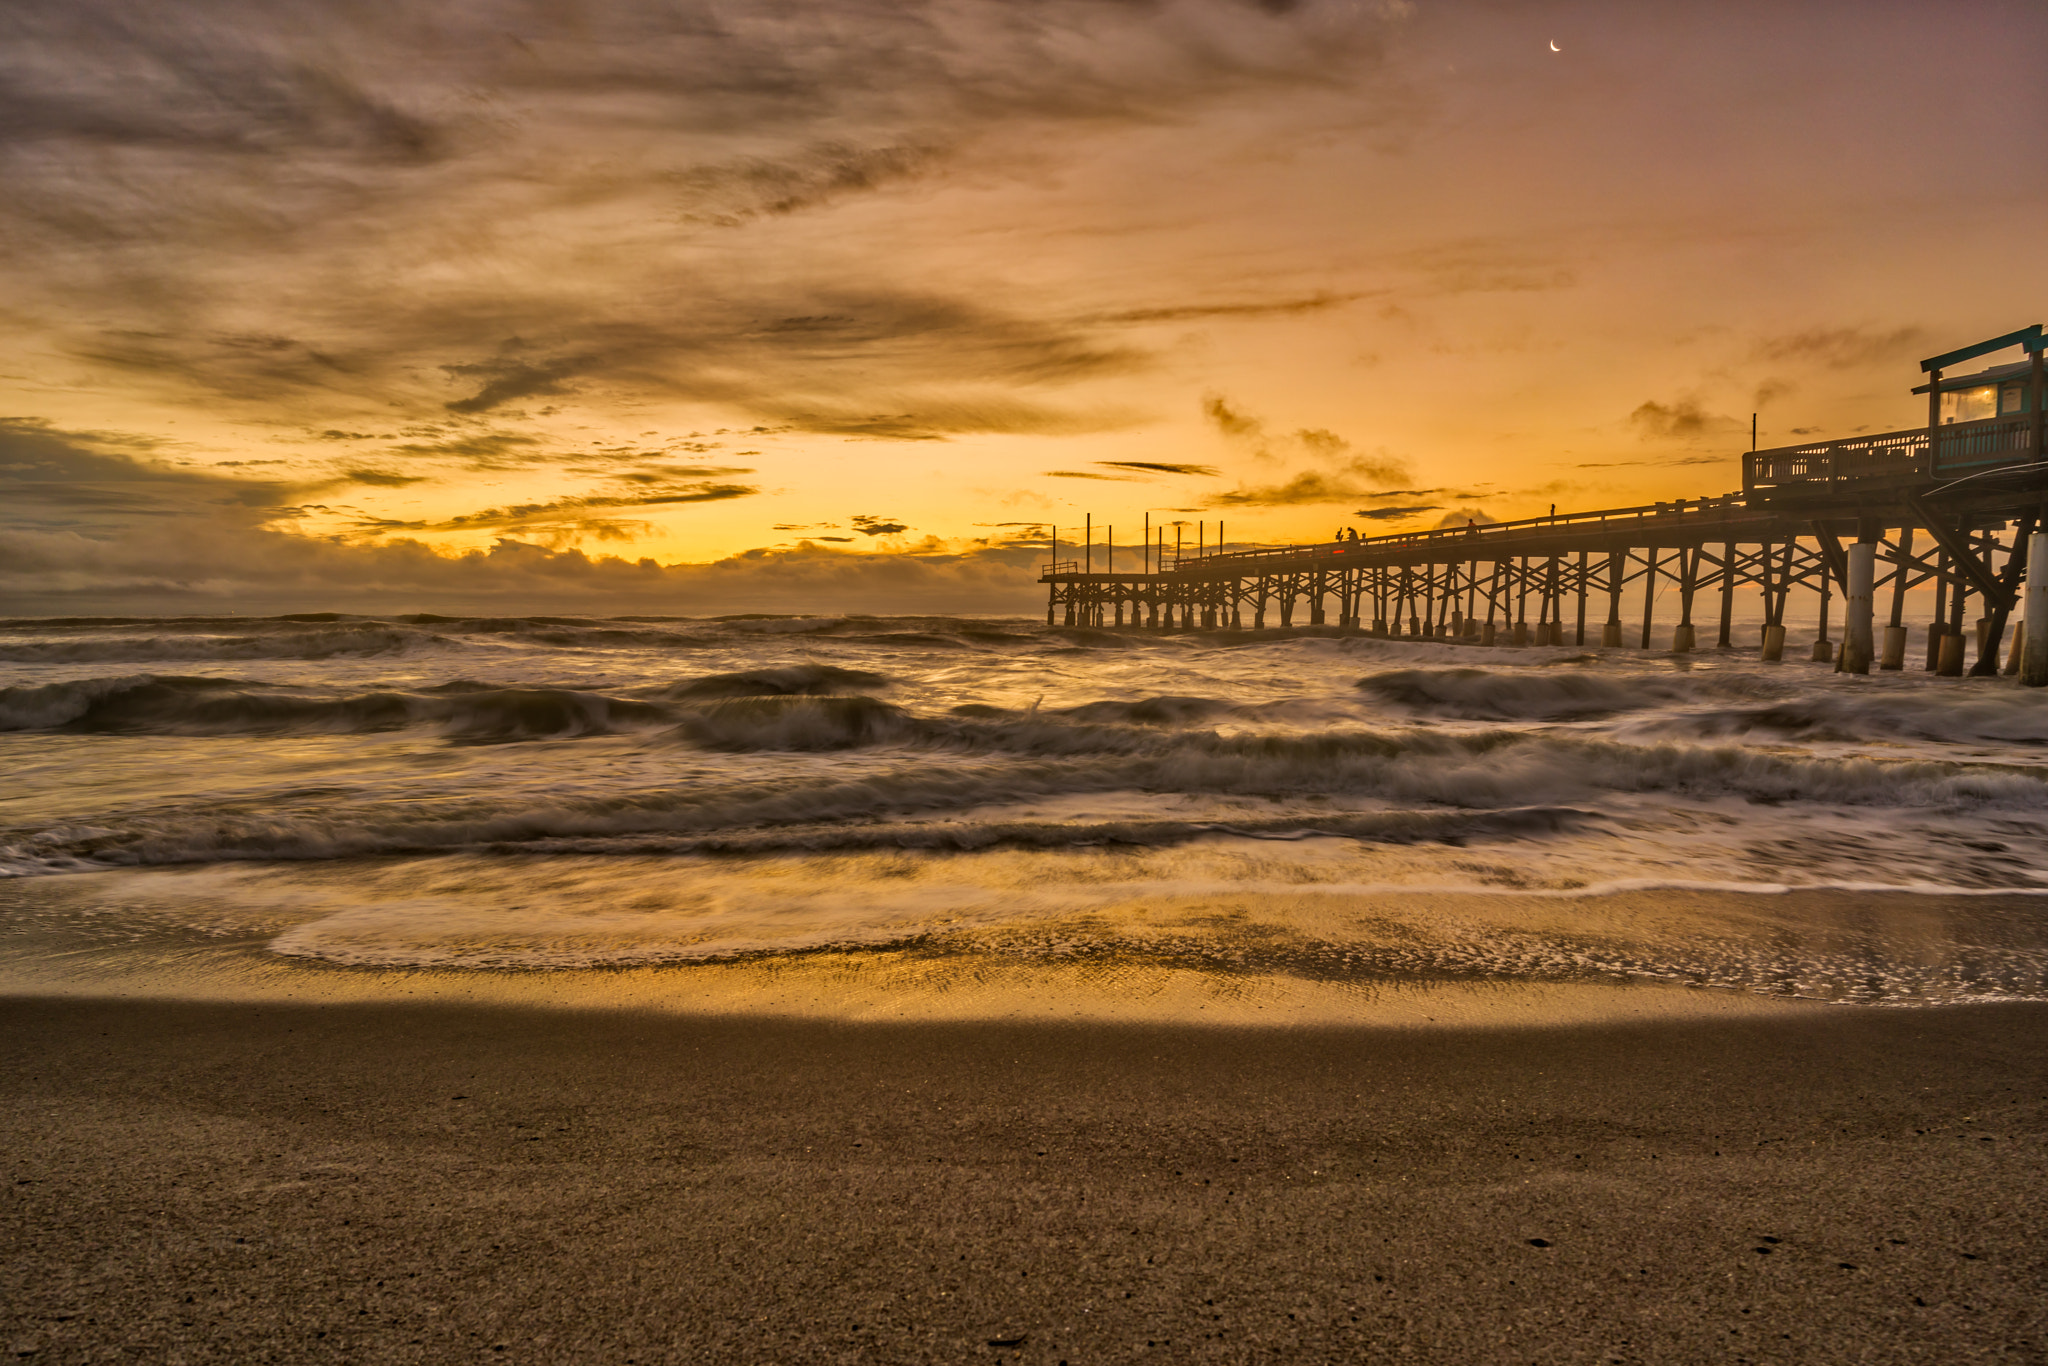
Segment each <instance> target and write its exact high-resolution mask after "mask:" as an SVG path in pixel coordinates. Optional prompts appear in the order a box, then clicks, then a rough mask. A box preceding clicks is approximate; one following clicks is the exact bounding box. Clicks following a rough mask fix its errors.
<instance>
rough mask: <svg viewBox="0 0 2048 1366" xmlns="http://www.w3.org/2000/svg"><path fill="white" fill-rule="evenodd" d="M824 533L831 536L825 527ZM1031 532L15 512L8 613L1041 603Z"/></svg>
mask: <svg viewBox="0 0 2048 1366" xmlns="http://www.w3.org/2000/svg"><path fill="white" fill-rule="evenodd" d="M819 539H820V540H822V539H824V538H819ZM1041 555H1042V552H1041V551H1040V550H1039V549H1037V548H1034V547H1033V546H1030V545H1008V544H997V545H978V546H974V547H971V548H967V549H948V548H943V547H939V548H933V547H929V546H924V547H919V548H917V549H914V550H911V551H907V552H901V553H858V554H856V553H849V552H847V551H844V550H840V549H836V548H831V547H827V546H823V545H818V544H816V543H814V542H810V541H806V542H802V543H799V544H798V545H796V546H794V547H779V548H762V549H757V550H748V551H744V552H742V553H740V554H737V555H732V556H728V557H726V558H725V559H721V560H716V561H713V562H710V563H707V564H660V563H657V562H656V561H654V560H652V559H648V558H641V559H637V560H629V559H625V558H621V557H616V556H609V555H601V556H592V555H589V554H586V553H585V552H583V551H581V550H578V549H570V548H561V547H549V546H545V545H536V544H531V543H528V542H525V541H516V540H501V541H499V542H497V543H496V544H495V545H493V546H491V547H490V548H489V549H486V550H477V551H470V552H467V553H463V554H443V553H438V552H436V551H434V550H432V549H430V548H429V547H427V546H425V545H423V544H421V543H420V542H418V541H414V540H407V539H392V540H389V541H382V542H374V543H367V544H343V543H337V542H334V541H331V540H325V539H317V538H312V537H303V536H291V535H286V534H282V533H279V532H276V531H268V530H263V529H260V528H256V527H252V526H248V525H237V524H233V523H231V522H227V523H219V524H216V525H215V526H214V527H212V528H211V530H210V534H208V535H204V536H195V535H193V534H192V531H191V529H190V528H189V527H188V526H184V525H180V524H176V523H170V522H146V523H142V524H138V525H136V526H135V527H133V528H131V529H130V530H129V531H128V532H126V533H125V534H121V535H105V536H94V535H86V534H81V533H80V532H78V531H76V530H71V529H51V528H37V527H21V526H12V525H0V562H4V563H6V564H7V565H8V567H9V573H8V575H7V576H6V578H5V580H4V581H0V613H5V614H13V615H22V616H27V615H73V614H86V613H103V612H120V613H131V612H136V611H157V612H164V613H208V612H221V611H225V610H227V609H230V608H232V609H233V610H236V611H239V612H253V611H298V610H317V609H330V608H334V607H337V606H340V607H344V608H348V609H351V610H362V611H376V610H404V611H414V610H420V609H421V608H425V609H426V610H430V611H431V610H442V611H468V610H486V611H498V610H517V611H521V612H547V611H559V612H587V613H593V614H601V615H607V616H613V615H619V614H621V613H629V612H633V611H635V610H638V611H643V612H646V611H658V612H661V613H663V614H677V613H682V614H696V615H718V614H726V613H733V612H746V611H789V610H791V608H792V606H793V605H794V606H797V607H799V608H800V609H801V610H805V611H813V612H820V613H832V612H864V613H873V612H977V613H980V612H1004V611H1012V612H1017V613H1019V614H1024V615H1038V614H1041V613H1043V611H1044V590H1043V589H1042V588H1040V587H1039V586H1038V584H1037V582H1036V578H1037V570H1036V565H1037V562H1038V560H1039V559H1040V558H1041Z"/></svg>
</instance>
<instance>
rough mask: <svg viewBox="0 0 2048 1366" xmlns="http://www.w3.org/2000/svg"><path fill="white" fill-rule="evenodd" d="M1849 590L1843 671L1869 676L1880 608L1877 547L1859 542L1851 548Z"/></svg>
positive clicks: (1846, 607) (1846, 608)
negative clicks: (1877, 611)
mask: <svg viewBox="0 0 2048 1366" xmlns="http://www.w3.org/2000/svg"><path fill="white" fill-rule="evenodd" d="M1847 558H1848V562H1849V576H1848V577H1849V591H1848V593H1847V595H1846V600H1845V601H1844V602H1843V604H1842V615H1843V617H1844V620H1843V623H1842V665H1841V668H1842V672H1843V673H1849V674H1867V673H1869V672H1870V663H1871V654H1872V653H1873V652H1872V649H1871V644H1872V642H1871V628H1872V626H1873V624H1874V622H1875V619H1876V609H1877V586H1876V585H1877V546H1876V545H1875V544H1873V543H1872V542H1870V541H1857V542H1856V543H1854V544H1853V545H1851V546H1850V547H1849V548H1848V556H1847Z"/></svg>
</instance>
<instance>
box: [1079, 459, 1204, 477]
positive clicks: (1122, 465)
mask: <svg viewBox="0 0 2048 1366" xmlns="http://www.w3.org/2000/svg"><path fill="white" fill-rule="evenodd" d="M1095 463H1096V464H1098V465H1100V466H1102V467H1103V468H1104V469H1106V470H1138V471H1141V472H1145V473H1150V474H1204V475H1213V474H1215V473H1216V467H1215V466H1214V465H1174V464H1168V463H1166V462H1164V461H1159V460H1098V461H1096V462H1095Z"/></svg>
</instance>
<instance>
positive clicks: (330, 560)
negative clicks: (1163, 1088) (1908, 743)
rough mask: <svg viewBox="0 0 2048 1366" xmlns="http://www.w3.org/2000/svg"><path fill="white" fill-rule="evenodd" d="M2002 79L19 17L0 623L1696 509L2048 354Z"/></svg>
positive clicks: (667, 15) (479, 20) (1862, 63)
mask: <svg viewBox="0 0 2048 1366" xmlns="http://www.w3.org/2000/svg"><path fill="white" fill-rule="evenodd" d="M2044 40H2048V11H2044V10H2043V9H2042V8H2041V7H2040V6H2039V5H2035V4H2020V3H2011V4H1998V3H1986V4H1964V5H1954V6H1946V7H1934V6H1926V5H1913V6H1908V5H1881V4H1855V5H1849V4H1841V5H1824V4H1812V5H1800V6H1784V5H1765V4H1754V5H1743V4H1713V5H1677V4H1658V3H1637V4H1618V3H1617V4H1551V5H1534V4H1530V5H1511V4H1500V5H1490V4H1431V3H1425V2H1423V0H1417V3H1414V4H1405V3H1350V2H1349V0H1333V2H1332V3H1301V4H1266V5H1261V4H1253V3H1237V2H1236V0H1184V2H1175V3H1139V2H1138V0H1093V2H1091V3H1075V2H1073V0H1012V2H1011V3H965V2H958V0H953V2H946V0H941V2H940V3H909V2H898V0H890V2H889V3H883V2H882V0H873V2H872V3H829V2H824V0H821V2H820V3H812V4H804V5H796V4H759V3H756V4H746V5H717V4H692V3H679V2H676V0H591V2H589V3H577V4H569V3H510V2H509V0H508V2H506V3H476V2H475V0H453V2H452V3H448V4H442V5H435V6H418V5H401V4H396V3H388V4H376V3H353V4H343V3H340V2H339V0H335V2H334V3H314V4H309V5H306V6H295V7H292V8H291V9H290V10H289V11H288V12H287V11H280V10H277V9H276V7H274V6H266V5H258V4H255V3H253V0H248V2H246V3H238V2H235V0H208V2H206V3H199V2H198V0H193V2H191V3H179V4H172V5H164V6H149V7H137V6H132V5H117V4H114V3H112V0H64V3H61V4H60V3H56V0H39V2H32V3H26V4H21V5H14V6H9V7H8V10H7V13H6V14H5V15H4V16H0V160H4V165H0V175H4V177H5V183H6V184H7V185H8V186H9V194H8V195H7V196H6V197H5V199H4V201H0V247H4V251H0V272H5V275H6V280H5V288H4V289H0V321H4V322H5V324H6V326H5V327H4V328H0V394H4V402H0V417H4V418H5V419H6V420H5V421H4V423H0V610H10V611H15V612H22V613H28V612H62V611H70V610H80V611H87V610H89V611H124V612H131V611H132V612H158V611H210V610H217V609H220V608H222V607H223V606H232V605H235V604H241V605H242V606H243V607H245V608H258V607H262V606H264V605H287V604H289V605H292V606H300V607H305V606H327V607H335V608H343V609H347V608H351V607H365V608H367V607H390V606H393V605H411V606H418V607H422V608H428V609H431V608H433V607H434V606H436V605H443V604H445V605H450V606H453V605H464V606H469V605H474V604H477V603H481V602H487V601H497V600H500V599H502V600H503V601H504V602H505V603H506V604H507V605H511V604H513V603H515V602H520V601H526V602H530V603H531V604H532V606H533V607H535V608H538V607H541V606H544V605H552V606H554V607H555V608H557V609H558V610H559V609H561V608H562V607H563V606H565V605H567V606H583V607H586V608H588V609H589V610H600V609H601V608H602V607H603V606H604V605H605V604H613V605H614V606H615V607H616V610H619V611H637V610H662V609H664V608H667V609H671V610H675V611H681V612H708V611H719V610H807V609H809V608H812V607H819V606H830V607H836V608H838V609H839V610H844V609H846V608H848V607H855V606H867V607H870V608H872V609H873V610H912V609H917V608H929V609H932V610H948V611H971V610H989V611H1001V610H1017V609H1020V608H1021V609H1023V610H1028V609H1029V607H1030V606H1031V604H1032V603H1033V602H1035V601H1037V590H1036V589H1035V588H1034V587H1032V584H1031V579H1032V575H1031V572H1030V565H1031V564H1032V563H1033V562H1034V561H1035V560H1036V559H1038V558H1042V547H1043V545H1044V531H1043V529H1042V528H1044V527H1045V526H1047V525H1049V524H1057V525H1059V526H1060V527H1062V528H1063V530H1062V539H1063V540H1064V539H1066V531H1065V529H1066V528H1072V527H1075V526H1077V525H1078V524H1079V523H1080V521H1081V519H1082V516H1083V515H1084V514H1086V513H1093V514H1094V516H1095V518H1096V521H1097V524H1098V525H1101V524H1103V523H1110V522H1113V523H1114V524H1115V525H1116V528H1117V531H1118V539H1119V541H1121V542H1123V543H1125V544H1129V543H1131V542H1133V541H1135V539H1136V532H1137V528H1138V526H1139V524H1140V521H1141V518H1142V517H1143V515H1144V514H1145V512H1146V510H1147V509H1151V510H1153V516H1154V518H1155V520H1172V519H1179V520H1184V521H1189V522H1192V521H1195V520H1197V519H1199V520H1201V521H1203V522H1205V523H1208V524H1210V526H1211V527H1213V524H1214V522H1215V520H1216V519H1217V518H1219V517H1220V518H1223V519H1225V520H1226V522H1227V528H1228V532H1229V538H1230V540H1231V541H1233V542H1239V543H1244V542H1253V541H1286V540H1297V539H1308V538H1323V537H1327V536H1328V535H1329V534H1330V532H1331V530H1332V529H1333V528H1335V527H1336V526H1338V525H1355V526H1358V527H1360V528H1361V529H1362V530H1363V531H1365V532H1366V533H1368V534H1370V533H1371V532H1374V531H1378V530H1398V529H1403V528H1407V527H1415V526H1425V525H1433V524H1435V523H1436V522H1437V521H1439V520H1441V519H1443V518H1446V517H1452V518H1456V519H1459V520H1462V519H1463V518H1465V517H1466V516H1482V517H1484V516H1490V517H1496V518H1507V517H1513V516H1518V515H1526V514H1529V513H1532V512H1540V511H1542V510H1544V509H1545V508H1546V507H1548V506H1549V505H1550V504H1551V503H1553V502H1554V503H1557V504H1559V505H1560V506H1562V507H1566V508H1572V507H1587V506H1601V505H1615V504H1629V503H1635V502H1640V501H1645V500H1649V499H1654V498H1659V497H1668V496H1672V495H1696V494H1705V493H1718V492H1723V491H1726V490H1729V489H1731V488H1734V487H1737V486H1738V485H1739V483H1740V465H1739V461H1738V459H1737V456H1738V455H1739V453H1740V451H1741V450H1743V449H1744V448H1745V447H1746V446H1747V444H1748V430H1747V429H1748V424H1749V416H1750V414H1751V412H1752V411H1754V412H1757V413H1759V414H1760V418H1759V421H1760V425H1761V428H1762V433H1763V440H1764V443H1765V444H1767V445H1768V444H1772V443H1774V442H1777V443H1782V442H1787V441H1791V440H1796V439H1798V435H1795V434H1804V433H1809V432H1812V433H1825V434H1846V433H1848V432H1851V431H1856V430H1866V429H1868V430H1886V429H1891V428H1895V427H1902V426H1906V425H1910V424H1912V423H1913V422H1915V421H1916V420H1918V419H1919V416H1920V414H1921V412H1922V411H1923V410H1922V409H1921V408H1920V406H1919V402H1918V401H1917V400H1914V399H1913V398H1911V397H1910V396H1909V394H1908V393H1907V390H1908V389H1909V388H1910V387H1911V385H1912V384H1913V383H1915V382H1916V380H1917V378H1918V375H1917V364H1916V362H1917V360H1918V358H1919V357H1921V356H1924V355H1928V354H1931V353H1933V352H1936V351H1940V350H1944V349H1947V348H1949V347H1951V346H1955V345H1960V344H1963V343H1965V342H1969V341H1973V340H1976V339H1978V338H1980V337H1983V336H1988V335H1991V334H1994V333H2000V332H2004V331H2008V330H2010V329H2012V328H2015V327H2019V326H2023V325H2025V324H2027V323H2031V322H2035V321H2039V320H2041V316H2042V315H2043V314H2044V313H2048V308H2044V307H2043V302H2044V298H2048V291H2044V290H2043V289H2042V287H2041V286H2042V283H2043V270H2042V267H2041V265H2040V253H2039V250H2038V247H2037V245H2036V243H2037V239H2038V232H2039V225H2040V223H2041V222H2042V221H2043V219H2042V210H2043V209H2044V207H2048V183H2044V180H2048V156H2044V152H2048V145H2044V144H2048V69H2044V68H2043V66H2042V64H2041V62H2040V60H2039V58H2040V54H2041V53H2042V52H2043V51H2048V41H2044ZM1553 43H1554V44H1555V45H1556V47H1557V49H1559V50H1556V51H1553V50H1552V44H1553ZM1160 467H1173V468H1171V469H1165V468H1160ZM1205 534H1210V535H1213V531H1211V532H1207V533H1205ZM1190 535H1191V536H1192V529H1190ZM465 552H476V553H469V554H467V555H465ZM848 555H856V556H858V559H857V560H850V559H848V558H847V556H848ZM606 556H618V557H622V559H623V560H624V561H626V562H632V563H618V564H608V563H604V562H603V557H606ZM643 559H645V560H652V561H654V562H655V564H654V565H640V564H637V562H639V561H641V560H643ZM664 566H673V568H664Z"/></svg>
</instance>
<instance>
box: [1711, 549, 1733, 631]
mask: <svg viewBox="0 0 2048 1366" xmlns="http://www.w3.org/2000/svg"><path fill="white" fill-rule="evenodd" d="M1734 625H1735V542H1733V541H1723V542H1721V638H1720V639H1719V640H1718V641H1716V642H1715V643H1716V644H1718V645H1719V646H1720V647H1721V648H1722V649H1724V650H1726V649H1728V648H1729V647H1730V646H1731V645H1732V644H1733V641H1732V640H1731V639H1730V638H1729V634H1728V633H1729V631H1730V630H1731V629H1732V628H1733V627H1734Z"/></svg>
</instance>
